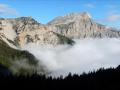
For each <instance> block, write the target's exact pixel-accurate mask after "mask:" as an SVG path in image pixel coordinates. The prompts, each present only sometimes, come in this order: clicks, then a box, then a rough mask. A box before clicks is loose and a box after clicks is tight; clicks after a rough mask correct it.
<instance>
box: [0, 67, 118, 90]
mask: <svg viewBox="0 0 120 90" xmlns="http://www.w3.org/2000/svg"><path fill="white" fill-rule="evenodd" d="M0 85H1V86H4V85H5V86H7V85H8V86H9V87H17V88H22V87H26V88H40V89H41V88H44V89H75V90H76V89H80V90H120V66H118V67H117V68H109V69H104V68H101V69H99V70H97V71H93V72H89V73H88V74H86V73H83V74H82V75H77V74H74V75H72V74H69V75H68V76H66V77H64V78H63V76H60V77H58V78H52V77H46V76H45V75H37V74H34V75H32V76H29V75H28V76H21V75H20V76H14V75H12V74H9V75H3V74H2V73H1V74H0Z"/></svg>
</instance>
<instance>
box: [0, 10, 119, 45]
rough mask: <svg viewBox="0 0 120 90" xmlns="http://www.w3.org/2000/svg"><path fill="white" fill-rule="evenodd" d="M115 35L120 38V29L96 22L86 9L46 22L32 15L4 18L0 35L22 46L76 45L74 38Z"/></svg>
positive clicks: (109, 36) (1, 20)
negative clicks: (43, 22) (32, 44)
mask: <svg viewBox="0 0 120 90" xmlns="http://www.w3.org/2000/svg"><path fill="white" fill-rule="evenodd" d="M113 37H115V38H118V37H120V32H119V31H116V30H114V29H113V28H107V27H106V26H104V25H101V24H98V23H96V22H94V21H93V20H92V18H91V16H90V15H89V14H88V13H86V12H83V13H71V14H68V15H65V16H61V17H57V18H55V19H54V20H52V21H50V22H49V23H48V24H46V25H43V24H41V23H38V22H37V21H36V20H34V19H33V18H31V17H20V18H15V19H4V18H1V19H0V38H1V39H4V40H5V41H6V42H8V43H9V42H10V43H11V44H13V43H14V45H15V46H19V47H22V46H24V45H25V44H29V43H38V44H43V45H44V44H52V45H58V44H65V43H67V44H73V43H74V41H73V40H72V39H79V38H113Z"/></svg>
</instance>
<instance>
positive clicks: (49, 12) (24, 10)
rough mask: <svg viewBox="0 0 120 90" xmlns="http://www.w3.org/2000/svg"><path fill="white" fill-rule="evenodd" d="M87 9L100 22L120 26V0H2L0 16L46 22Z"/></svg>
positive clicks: (0, 0)
mask: <svg viewBox="0 0 120 90" xmlns="http://www.w3.org/2000/svg"><path fill="white" fill-rule="evenodd" d="M85 11H86V12H88V13H90V14H91V16H92V18H93V19H94V20H95V21H97V22H99V23H102V24H104V25H108V26H113V27H119V28H120V0H0V17H5V18H6V17H7V18H14V17H21V16H32V17H33V18H35V19H36V20H37V21H39V22H41V23H44V24H45V23H47V22H49V21H50V20H52V19H53V18H55V17H57V16H62V15H65V14H67V13H71V12H85Z"/></svg>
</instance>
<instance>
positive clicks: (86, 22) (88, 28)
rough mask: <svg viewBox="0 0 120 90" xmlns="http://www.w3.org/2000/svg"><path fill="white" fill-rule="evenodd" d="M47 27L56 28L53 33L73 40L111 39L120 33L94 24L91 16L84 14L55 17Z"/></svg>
mask: <svg viewBox="0 0 120 90" xmlns="http://www.w3.org/2000/svg"><path fill="white" fill-rule="evenodd" d="M48 25H54V26H55V27H56V30H55V32H57V33H60V34H62V35H64V36H66V37H69V38H71V39H73V38H76V39H78V38H89V37H90V38H112V37H119V36H120V32H119V31H116V30H114V29H112V28H109V29H108V28H107V27H106V26H104V25H102V24H98V23H96V22H94V21H93V20H92V18H91V16H90V15H89V14H88V13H86V12H84V13H72V14H68V15H66V16H63V17H57V18H55V19H54V20H53V21H51V22H49V23H48Z"/></svg>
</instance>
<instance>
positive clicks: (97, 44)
mask: <svg viewBox="0 0 120 90" xmlns="http://www.w3.org/2000/svg"><path fill="white" fill-rule="evenodd" d="M75 42H76V43H75V45H73V46H70V45H58V46H50V45H44V46H40V45H37V44H30V45H26V46H25V47H24V49H25V50H28V51H29V52H31V53H32V54H33V55H34V56H35V57H36V58H37V59H39V60H40V62H42V63H43V65H44V66H45V67H46V68H47V69H48V70H49V71H50V72H51V75H53V76H59V75H64V76H65V75H67V74H68V73H69V72H71V73H77V74H82V73H83V72H88V71H93V70H97V69H99V68H101V67H104V68H109V67H116V66H118V65H119V64H120V39H116V38H112V39H80V40H75Z"/></svg>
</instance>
